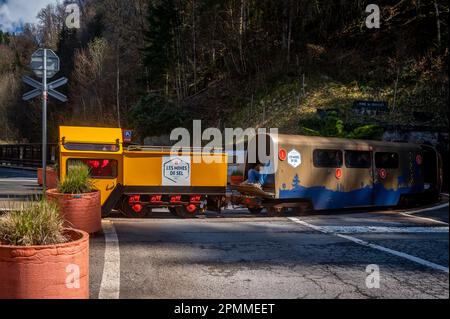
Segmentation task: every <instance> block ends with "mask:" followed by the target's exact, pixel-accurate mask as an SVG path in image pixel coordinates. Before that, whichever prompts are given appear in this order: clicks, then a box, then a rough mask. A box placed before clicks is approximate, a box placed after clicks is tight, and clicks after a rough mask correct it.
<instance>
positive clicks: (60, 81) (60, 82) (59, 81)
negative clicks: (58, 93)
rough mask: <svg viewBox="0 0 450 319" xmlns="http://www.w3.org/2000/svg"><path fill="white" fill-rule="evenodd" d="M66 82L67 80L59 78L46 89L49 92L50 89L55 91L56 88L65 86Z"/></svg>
mask: <svg viewBox="0 0 450 319" xmlns="http://www.w3.org/2000/svg"><path fill="white" fill-rule="evenodd" d="M67 81H68V80H67V78H65V77H62V78H60V79H58V80H55V81H53V82H50V83H49V84H47V87H48V89H49V90H50V89H56V88H57V87H60V86H62V85H64V84H66V83H67Z"/></svg>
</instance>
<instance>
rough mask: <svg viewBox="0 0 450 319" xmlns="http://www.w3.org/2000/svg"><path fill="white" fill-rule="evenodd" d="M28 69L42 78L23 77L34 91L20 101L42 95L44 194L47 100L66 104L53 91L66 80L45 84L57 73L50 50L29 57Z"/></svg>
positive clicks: (56, 62) (57, 68)
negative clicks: (50, 97) (51, 98)
mask: <svg viewBox="0 0 450 319" xmlns="http://www.w3.org/2000/svg"><path fill="white" fill-rule="evenodd" d="M30 67H31V69H32V70H33V72H34V74H35V75H36V76H37V77H39V78H42V82H38V81H36V80H34V79H32V78H31V77H29V76H24V77H23V78H22V81H23V82H25V83H26V84H28V85H29V86H32V87H33V88H34V89H33V90H31V91H30V92H28V93H25V94H24V95H23V96H22V99H23V100H25V101H28V100H31V99H33V98H35V97H37V96H39V95H42V187H43V192H44V194H45V189H46V187H47V181H46V173H47V99H48V95H50V96H52V97H54V98H55V99H57V100H60V101H61V102H67V96H65V95H64V94H62V93H60V92H58V91H56V90H55V89H56V88H57V87H60V86H61V85H64V84H66V83H67V78H65V77H62V78H60V79H58V80H55V81H53V82H50V83H47V79H48V78H52V77H53V76H55V74H56V73H58V71H59V57H58V56H57V55H56V54H55V52H53V51H52V50H50V49H38V50H37V51H36V52H34V53H33V54H32V55H31V62H30Z"/></svg>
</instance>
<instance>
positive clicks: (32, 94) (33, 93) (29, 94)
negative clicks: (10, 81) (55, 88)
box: [22, 89, 42, 101]
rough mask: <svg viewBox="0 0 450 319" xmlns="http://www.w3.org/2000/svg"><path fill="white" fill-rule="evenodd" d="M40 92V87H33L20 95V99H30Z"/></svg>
mask: <svg viewBox="0 0 450 319" xmlns="http://www.w3.org/2000/svg"><path fill="white" fill-rule="evenodd" d="M41 92H42V91H41V89H34V90H32V91H30V92H28V93H25V94H24V95H22V99H23V100H24V101H28V100H31V99H32V98H35V97H36V96H39V95H41Z"/></svg>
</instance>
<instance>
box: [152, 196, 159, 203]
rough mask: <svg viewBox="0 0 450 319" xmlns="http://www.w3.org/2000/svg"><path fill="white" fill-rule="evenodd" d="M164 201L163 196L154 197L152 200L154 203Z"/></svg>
mask: <svg viewBox="0 0 450 319" xmlns="http://www.w3.org/2000/svg"><path fill="white" fill-rule="evenodd" d="M161 201H162V195H154V196H152V197H151V198H150V202H152V203H160V202H161Z"/></svg>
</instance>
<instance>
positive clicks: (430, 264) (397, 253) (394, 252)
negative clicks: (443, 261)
mask: <svg viewBox="0 0 450 319" xmlns="http://www.w3.org/2000/svg"><path fill="white" fill-rule="evenodd" d="M288 219H289V220H291V221H293V222H294V223H297V224H300V225H303V226H306V227H309V228H312V229H314V230H316V231H319V232H322V233H325V234H331V235H334V236H337V237H340V238H344V239H347V240H350V241H352V242H354V243H356V244H359V245H362V246H366V247H370V248H373V249H376V250H380V251H383V252H386V253H388V254H391V255H395V256H397V257H401V258H404V259H407V260H410V261H412V262H415V263H418V264H420V265H422V266H426V267H429V268H432V269H436V270H440V271H444V272H446V273H447V274H448V273H449V271H448V267H444V266H441V265H438V264H435V263H433V262H431V261H428V260H425V259H422V258H419V257H416V256H412V255H409V254H406V253H403V252H401V251H397V250H393V249H390V248H386V247H383V246H380V245H376V244H372V243H369V242H366V241H364V240H361V239H358V238H356V237H353V236H349V235H343V234H338V233H336V232H334V231H333V230H332V229H330V228H327V227H323V226H316V225H312V224H309V223H307V222H305V221H302V220H300V219H298V218H296V217H288Z"/></svg>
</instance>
